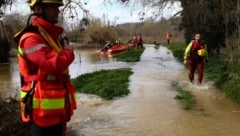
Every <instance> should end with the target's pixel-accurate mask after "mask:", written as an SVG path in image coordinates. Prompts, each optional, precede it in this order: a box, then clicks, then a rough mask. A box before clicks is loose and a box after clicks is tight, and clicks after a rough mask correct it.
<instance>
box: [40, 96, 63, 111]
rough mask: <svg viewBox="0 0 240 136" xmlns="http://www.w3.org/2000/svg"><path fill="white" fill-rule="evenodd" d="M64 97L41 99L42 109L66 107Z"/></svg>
mask: <svg viewBox="0 0 240 136" xmlns="http://www.w3.org/2000/svg"><path fill="white" fill-rule="evenodd" d="M64 104H65V101H64V98H60V99H41V109H43V110H53V109H61V108H64Z"/></svg>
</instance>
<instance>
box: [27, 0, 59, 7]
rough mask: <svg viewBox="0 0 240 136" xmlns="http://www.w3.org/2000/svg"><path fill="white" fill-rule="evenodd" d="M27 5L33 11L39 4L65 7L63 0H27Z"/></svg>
mask: <svg viewBox="0 0 240 136" xmlns="http://www.w3.org/2000/svg"><path fill="white" fill-rule="evenodd" d="M27 3H28V6H29V7H30V8H31V9H32V8H33V7H34V6H36V5H37V4H57V5H59V6H63V0H27Z"/></svg>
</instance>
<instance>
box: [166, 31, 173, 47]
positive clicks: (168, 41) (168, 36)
mask: <svg viewBox="0 0 240 136" xmlns="http://www.w3.org/2000/svg"><path fill="white" fill-rule="evenodd" d="M171 38H172V34H171V33H169V32H168V33H167V34H166V36H165V39H166V40H167V44H170V40H171Z"/></svg>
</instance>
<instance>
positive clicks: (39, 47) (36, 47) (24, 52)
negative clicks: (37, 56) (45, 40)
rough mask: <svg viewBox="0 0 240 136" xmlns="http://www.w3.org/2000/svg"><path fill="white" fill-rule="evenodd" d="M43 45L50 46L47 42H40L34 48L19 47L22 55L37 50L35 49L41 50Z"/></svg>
mask: <svg viewBox="0 0 240 136" xmlns="http://www.w3.org/2000/svg"><path fill="white" fill-rule="evenodd" d="M43 47H49V46H47V45H46V44H38V45H36V46H34V47H32V48H29V49H25V50H23V49H18V52H19V53H20V55H23V54H29V53H33V52H35V51H37V50H39V49H41V48H43Z"/></svg>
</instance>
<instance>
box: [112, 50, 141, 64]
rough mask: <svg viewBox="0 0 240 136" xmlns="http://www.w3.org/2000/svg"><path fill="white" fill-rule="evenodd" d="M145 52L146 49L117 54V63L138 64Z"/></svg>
mask: <svg viewBox="0 0 240 136" xmlns="http://www.w3.org/2000/svg"><path fill="white" fill-rule="evenodd" d="M143 51H144V48H143V49H142V48H139V49H137V48H130V49H129V50H127V51H124V52H121V53H118V54H116V56H115V57H116V59H117V61H124V62H138V61H140V57H141V55H142V53H143Z"/></svg>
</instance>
